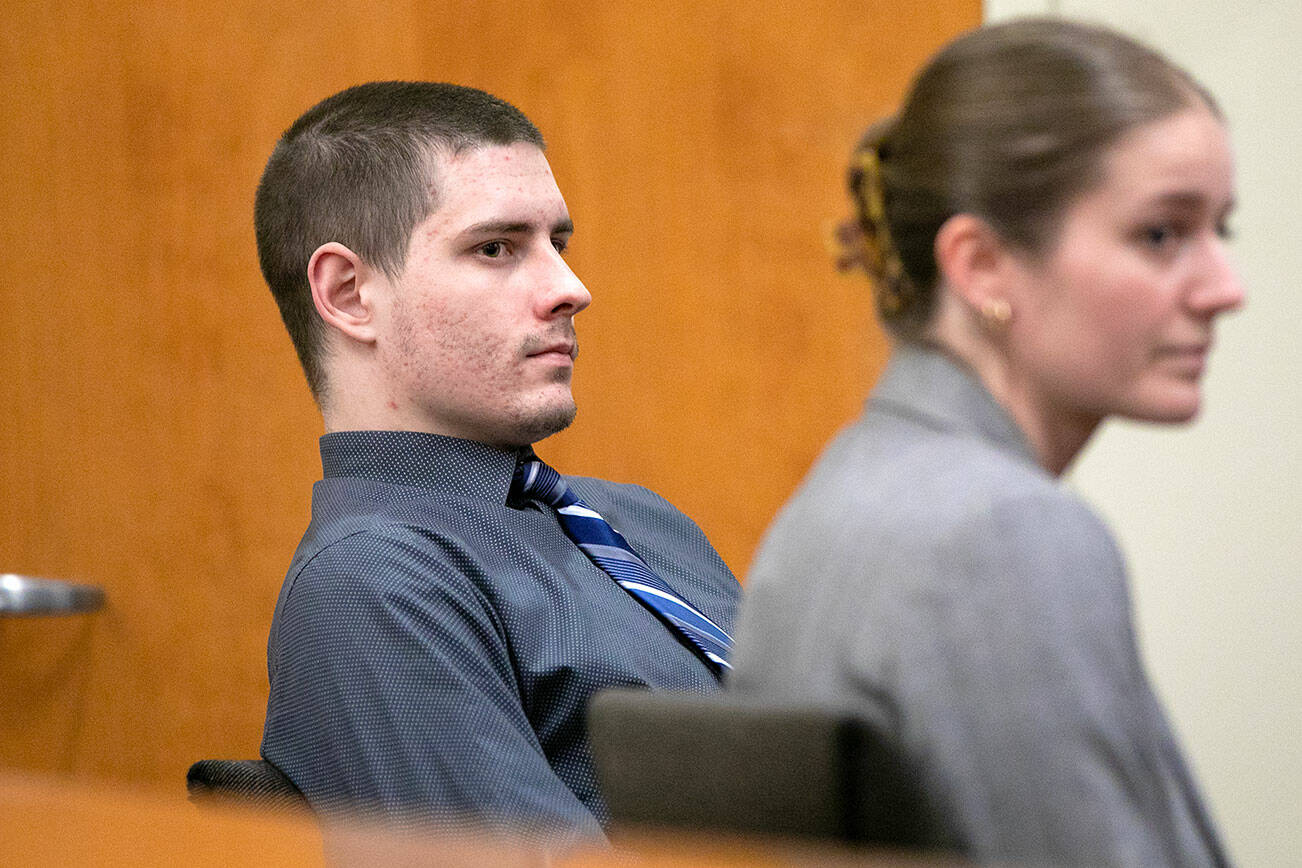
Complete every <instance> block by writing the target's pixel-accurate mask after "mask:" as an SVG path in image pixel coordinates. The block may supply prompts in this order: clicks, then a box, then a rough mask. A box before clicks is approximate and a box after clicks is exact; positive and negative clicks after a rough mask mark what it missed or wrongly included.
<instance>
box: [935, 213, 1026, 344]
mask: <svg viewBox="0 0 1302 868" xmlns="http://www.w3.org/2000/svg"><path fill="white" fill-rule="evenodd" d="M934 250H935V256H936V266H937V267H938V268H939V269H940V276H941V279H942V280H943V281H944V282H945V285H946V286H947V287H949V289H950V291H951V292H952V293H953V294H954V296H955V298H956V299H957V300H958V301H961V302H963V304H964V305H965V306H967V307H968V308H969V309H970V310H972V311H973V312H974V313H976V314H977V315H978V316H980V317H983V318H987V317H988V316H989V311H991V310H992V309H996V310H997V309H999V308H1001V307H1002V308H1003V309H1005V310H1008V309H1009V308H1008V306H1009V305H1010V304H1015V301H1016V300H1015V299H1014V298H1013V297H1012V296H1011V295H1010V293H1013V292H1015V291H1016V288H1015V286H1014V285H1013V282H1012V281H1010V278H1011V277H1012V272H1011V270H1010V269H1015V268H1016V261H1015V257H1014V256H1013V253H1012V251H1011V250H1010V249H1009V247H1008V245H1007V244H1006V243H1005V242H1004V240H1003V239H1002V238H1000V237H999V234H998V233H997V232H995V230H994V229H992V228H991V226H990V224H989V223H987V222H986V221H984V220H982V219H981V218H980V217H976V216H974V215H972V214H955V215H954V216H953V217H950V218H949V219H948V220H946V221H945V222H944V224H943V225H942V226H941V227H940V231H939V232H937V233H936V243H935V247H934Z"/></svg>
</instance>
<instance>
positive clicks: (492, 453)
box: [255, 82, 738, 836]
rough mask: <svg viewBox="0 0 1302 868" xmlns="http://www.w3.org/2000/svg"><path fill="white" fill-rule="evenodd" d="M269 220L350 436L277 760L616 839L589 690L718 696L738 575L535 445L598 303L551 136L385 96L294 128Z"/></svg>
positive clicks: (321, 800)
mask: <svg viewBox="0 0 1302 868" xmlns="http://www.w3.org/2000/svg"><path fill="white" fill-rule="evenodd" d="M255 210H256V215H255V216H256V224H257V235H258V252H259V256H260V258H261V263H262V269H263V273H264V275H265V276H266V279H267V282H268V284H269V285H270V287H271V289H272V292H273V294H274V295H275V297H276V301H277V303H278V304H279V306H280V310H281V314H282V317H283V319H284V321H285V324H286V326H287V328H288V329H289V332H290V336H291V337H292V339H293V341H294V345H295V348H296V349H297V351H298V354H299V358H300V360H301V362H302V364H303V368H304V370H305V372H306V374H307V378H308V383H309V385H310V387H311V388H312V391H313V394H314V396H315V397H316V399H317V402H318V404H319V406H320V408H321V412H322V416H323V418H324V420H325V428H326V434H325V436H324V437H322V438H321V456H322V464H323V468H324V479H323V480H322V481H321V482H318V483H317V485H316V487H315V489H314V492H313V504H312V523H311V525H310V526H309V528H308V530H307V532H306V534H305V536H304V538H303V541H302V543H301V544H300V546H299V549H298V552H297V553H296V554H295V556H294V560H293V563H292V564H291V566H290V569H289V573H288V575H287V577H286V580H285V585H284V588H283V590H282V592H281V595H280V600H279V602H278V604H277V607H276V614H275V619H274V621H273V623H272V628H271V638H270V642H269V647H268V668H269V673H270V678H271V695H270V699H269V702H268V707H267V721H266V730H265V733H264V738H263V745H262V753H263V756H264V757H266V758H267V759H268V760H270V761H271V762H272V763H274V764H275V765H276V766H278V767H279V768H280V769H281V770H283V771H284V772H285V773H286V774H287V775H288V776H289V777H290V778H291V779H292V780H293V781H294V782H295V784H297V785H298V787H299V788H300V789H302V790H303V792H304V793H305V794H306V795H307V797H308V799H309V801H311V802H312V803H313V804H314V805H316V806H318V807H323V808H327V809H330V808H336V807H349V808H354V809H361V810H364V811H377V812H380V813H382V814H386V815H389V816H395V815H396V816H402V817H404V818H413V817H414V818H415V819H417V820H420V821H432V822H435V823H439V824H445V823H454V824H458V825H461V824H469V825H472V826H479V827H488V828H499V829H510V830H512V831H516V832H521V833H525V834H544V835H558V834H559V835H562V836H567V835H584V834H591V835H599V834H600V822H601V820H603V819H604V817H603V814H604V808H603V806H602V802H601V797H600V795H599V793H598V792H597V786H596V780H595V777H594V774H593V770H592V763H591V757H590V754H589V750H588V746H587V742H586V738H585V736H584V731H583V722H582V717H583V713H584V708H585V704H586V701H587V699H588V698H589V697H590V696H591V694H592V693H593V692H594V691H596V690H599V689H601V688H603V687H606V686H610V685H630V684H642V685H648V686H651V687H657V688H668V689H678V690H696V691H708V690H714V689H716V688H717V685H718V677H719V675H720V673H721V671H722V670H723V669H724V668H725V667H726V663H724V662H722V658H723V657H724V656H725V654H726V651H727V647H728V644H729V643H730V641H731V640H730V639H728V638H727V635H726V631H727V630H729V629H730V627H731V622H732V617H733V609H734V606H735V602H736V597H737V593H738V586H737V583H736V581H735V579H734V578H733V577H732V575H731V573H730V572H729V571H728V568H727V567H726V566H725V565H724V564H723V562H722V561H721V560H720V559H719V557H718V555H717V554H716V553H715V552H714V550H713V549H712V548H711V547H710V544H709V542H708V541H707V540H706V539H705V537H704V535H703V534H702V533H701V531H700V530H699V529H698V528H697V527H696V525H695V524H693V523H692V522H691V520H690V519H688V518H687V517H686V516H684V515H683V514H682V513H680V512H678V511H677V510H675V509H674V508H673V507H672V506H671V505H669V504H668V503H667V502H665V501H664V500H662V499H661V498H659V497H657V496H656V495H655V494H653V493H651V492H650V491H647V490H646V489H643V488H638V487H635V486H627V485H617V484H614V483H610V482H604V481H601V480H595V479H584V478H562V477H557V476H555V474H553V473H552V471H551V470H550V469H549V468H546V467H545V466H544V465H539V464H536V463H535V461H536V459H535V457H534V455H533V452H532V449H531V448H530V445H531V444H532V443H534V442H536V441H538V440H540V439H542V438H544V437H547V436H548V435H550V434H553V433H555V432H557V431H560V430H561V429H563V428H564V427H566V426H567V425H568V424H569V423H570V422H571V420H572V419H573V418H574V413H575V406H574V400H573V398H572V397H571V394H570V379H571V374H572V371H573V365H574V358H575V356H576V355H577V353H578V344H577V342H576V338H575V330H574V322H573V321H574V316H575V315H576V314H578V313H579V312H580V311H582V310H583V309H584V308H586V307H587V306H588V304H589V302H590V301H591V297H590V296H589V294H588V291H587V290H586V289H585V288H584V286H583V284H582V283H580V282H579V280H578V278H577V277H575V276H574V273H573V272H572V271H571V270H570V268H569V266H568V265H567V264H566V262H565V259H564V257H563V253H564V251H565V247H566V244H567V243H568V241H569V238H570V234H571V232H572V231H573V225H572V223H571V221H570V217H569V213H568V211H567V209H566V207H565V202H564V200H563V199H562V198H561V194H560V191H559V190H558V189H557V187H556V182H555V181H554V180H553V178H552V174H551V169H550V167H549V166H548V164H547V160H546V158H545V156H544V154H543V141H542V138H541V136H540V135H539V133H538V131H537V129H535V128H534V126H533V125H532V124H531V123H530V122H529V121H528V120H527V119H526V118H525V117H524V115H522V114H521V113H520V112H519V111H518V110H516V109H515V108H513V107H512V106H510V105H507V104H506V103H504V102H502V101H500V100H498V99H496V98H494V97H492V96H489V95H488V94H485V93H483V92H481V91H477V90H472V89H469V88H463V87H458V86H454V85H447V84H430V83H420V82H378V83H372V84H367V85H361V86H358V87H354V88H350V89H348V90H345V91H343V92H341V93H339V94H336V95H335V96H333V97H330V98H329V99H327V100H325V101H324V102H322V103H320V104H319V105H317V106H316V107H314V108H312V109H311V110H310V111H308V112H307V114H305V115H304V116H303V117H302V118H300V119H299V120H298V121H297V122H295V124H294V125H293V126H292V127H290V129H289V130H288V131H287V132H286V133H285V134H284V136H283V137H282V138H281V140H280V142H279V143H278V144H277V146H276V150H275V152H274V153H273V154H272V156H271V159H270V161H269V162H268V165H267V168H266V171H265V173H264V174H263V178H262V183H261V184H260V186H259V188H258V196H257V203H256V209H255ZM603 519H604V520H603ZM607 523H608V524H607ZM609 526H613V527H614V528H616V529H618V531H619V532H620V533H622V534H623V537H619V538H618V539H615V538H614V536H612V532H611V531H610V527H609ZM594 531H595V533H596V534H597V535H598V537H600V539H596V540H595V541H594V539H593V537H592V533H593V532H594ZM580 543H582V544H583V546H584V547H583V548H580V545H579V544H580ZM630 570H631V571H632V572H630Z"/></svg>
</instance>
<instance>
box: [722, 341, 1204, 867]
mask: <svg viewBox="0 0 1302 868" xmlns="http://www.w3.org/2000/svg"><path fill="white" fill-rule="evenodd" d="M1126 584H1127V583H1126V572H1125V566H1124V564H1123V562H1122V558H1121V555H1120V553H1119V552H1118V550H1117V547H1116V545H1115V543H1114V542H1113V540H1112V537H1111V535H1110V534H1109V533H1108V531H1107V529H1106V528H1105V527H1104V526H1103V524H1102V523H1101V522H1100V521H1099V519H1098V518H1097V517H1096V516H1095V515H1094V514H1093V513H1092V512H1091V511H1090V510H1089V509H1088V508H1087V507H1086V506H1085V505H1084V504H1083V503H1082V502H1081V501H1080V500H1079V499H1077V498H1076V497H1074V496H1073V495H1072V494H1070V493H1069V492H1067V491H1066V490H1064V489H1063V488H1062V487H1061V486H1060V485H1059V484H1058V482H1057V480H1056V479H1054V478H1053V477H1052V476H1050V475H1049V474H1048V473H1046V472H1045V471H1044V470H1042V469H1041V468H1040V467H1039V465H1038V464H1037V463H1036V461H1035V459H1034V456H1033V454H1032V452H1031V449H1030V446H1029V445H1028V444H1027V442H1026V439H1025V437H1024V436H1023V435H1022V433H1021V431H1020V430H1019V429H1018V428H1017V427H1016V425H1015V424H1014V423H1013V421H1012V419H1011V418H1010V417H1009V416H1008V415H1007V413H1006V412H1005V411H1004V410H1003V409H1002V408H1001V407H1000V406H999V405H998V404H997V403H996V402H995V400H994V399H993V398H992V397H991V396H990V394H989V393H988V392H986V391H985V389H984V388H983V387H982V386H981V385H980V383H979V382H978V381H977V380H976V379H975V377H973V376H972V375H970V374H969V373H968V372H967V371H966V370H965V369H964V368H962V367H960V366H959V365H957V364H956V363H954V362H952V361H951V360H949V359H948V358H947V357H945V356H943V355H941V354H939V353H937V352H933V351H930V350H928V349H925V348H922V347H918V346H912V345H904V346H901V347H899V348H898V349H897V351H896V352H895V354H894V356H893V357H892V360H891V362H890V365H889V366H888V368H887V370H886V372H885V374H884V375H883V377H882V379H881V381H880V383H879V385H878V386H877V388H876V389H875V391H874V392H873V394H872V397H871V398H870V399H869V401H868V405H867V409H866V411H865V413H864V415H863V416H862V418H860V419H859V420H858V421H857V422H856V423H855V424H853V425H851V426H850V427H849V428H848V429H847V430H845V431H844V432H843V433H842V434H841V435H840V436H839V437H838V438H837V439H836V440H835V441H834V442H833V443H832V444H831V446H830V447H829V448H828V449H827V451H826V452H825V453H824V455H823V456H822V458H821V459H820V460H819V461H818V463H817V464H816V466H815V467H814V469H813V470H812V471H811V473H810V474H809V476H808V478H807V479H806V480H805V481H804V483H803V484H802V486H801V488H800V490H799V491H798V492H797V493H796V495H795V496H794V497H793V498H792V500H791V501H790V502H789V503H788V504H787V506H786V507H785V508H784V509H783V511H782V513H781V515H780V516H779V517H778V519H777V521H776V522H775V523H774V525H773V527H772V528H770V530H769V533H768V535H767V537H766V539H765V540H764V543H763V545H762V547H761V549H760V551H759V554H758V556H757V558H756V561H755V563H754V566H753V568H752V570H751V575H750V578H749V580H748V582H747V584H746V599H745V602H744V604H743V607H742V614H741V617H740V623H739V625H738V632H737V646H736V650H735V654H734V658H733V659H734V663H735V665H736V672H735V674H734V677H733V679H732V686H733V688H734V689H736V690H738V691H742V692H746V693H751V694H766V695H770V696H772V697H774V698H780V699H783V700H792V699H797V700H805V701H811V702H817V703H824V704H831V705H837V706H846V705H849V706H851V707H853V708H854V709H856V710H857V711H859V712H860V713H861V714H863V715H864V716H866V717H869V718H870V719H872V720H875V721H876V722H877V723H878V724H879V725H881V726H883V727H885V728H887V729H889V730H890V731H892V732H894V733H895V734H896V735H897V736H898V737H899V738H900V740H901V741H902V743H903V744H904V745H905V747H906V750H907V752H908V753H909V754H910V756H911V758H912V759H913V760H914V761H915V762H916V763H917V766H918V768H919V769H920V773H921V775H922V777H923V783H924V786H925V787H926V789H927V791H928V792H929V793H930V794H931V796H932V797H933V799H934V800H935V801H936V803H937V804H938V806H939V807H940V808H941V811H942V813H943V815H944V816H945V817H946V819H947V822H948V824H949V825H950V826H951V832H952V834H953V835H954V836H955V838H956V839H957V840H958V841H959V842H960V844H961V846H962V847H963V849H965V850H966V851H967V852H968V853H969V854H970V855H971V856H972V857H974V858H976V859H978V860H991V859H1017V860H1030V861H1033V862H1036V863H1045V862H1047V863H1052V864H1107V865H1146V866H1147V865H1215V864H1223V863H1224V856H1223V855H1222V851H1221V848H1220V845H1219V843H1218V841H1217V838H1216V834H1215V832H1214V830H1213V827H1212V824H1211V822H1210V820H1209V818H1208V816H1207V813H1206V811H1205V810H1204V807H1203V805H1202V802H1201V800H1200V798H1199V796H1198V793H1197V790H1196V788H1195V786H1194V783H1193V781H1192V779H1191V778H1190V775H1189V773H1188V772H1187V770H1186V767H1185V764H1184V762H1183V760H1182V759H1181V757H1180V752H1179V749H1178V747H1177V745H1176V743H1175V739H1174V737H1173V736H1172V733H1171V730H1170V727H1169V726H1168V724H1167V722H1166V719H1165V717H1164V716H1163V713H1162V710H1161V708H1160V707H1159V705H1158V702H1157V699H1156V698H1155V696H1154V695H1153V692H1152V689H1151V688H1150V686H1149V684H1148V681H1147V678H1146V676H1145V674H1144V670H1143V666H1142V664H1141V663H1140V660H1139V657H1138V653H1137V650H1136V646H1135V637H1134V632H1133V628H1132V624H1131V615H1130V601H1129V596H1128V592H1127V586H1126Z"/></svg>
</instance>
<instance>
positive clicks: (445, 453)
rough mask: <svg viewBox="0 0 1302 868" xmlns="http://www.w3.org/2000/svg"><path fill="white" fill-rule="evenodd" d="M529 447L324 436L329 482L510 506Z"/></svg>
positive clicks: (404, 434)
mask: <svg viewBox="0 0 1302 868" xmlns="http://www.w3.org/2000/svg"><path fill="white" fill-rule="evenodd" d="M532 456H533V450H532V449H531V448H529V447H527V446H525V447H522V448H517V449H503V448H500V447H497V446H490V445H488V444H487V443H479V442H477V441H474V440H462V439H460V438H457V437H445V436H443V435H441V434H426V433H424V432H421V431H333V432H331V433H329V434H326V435H324V436H322V438H321V469H322V472H323V474H324V476H325V478H326V479H337V478H340V477H353V478H362V479H371V480H375V481H377V482H387V483H391V484H394V485H412V486H418V487H421V488H428V489H431V490H433V491H439V492H445V493H449V494H461V495H469V496H471V497H481V498H484V499H486V500H490V501H493V502H497V503H506V501H507V496H508V494H509V493H510V490H511V479H512V477H513V476H514V475H515V468H516V465H517V464H518V463H519V462H520V461H521V460H523V459H525V458H531V457H532Z"/></svg>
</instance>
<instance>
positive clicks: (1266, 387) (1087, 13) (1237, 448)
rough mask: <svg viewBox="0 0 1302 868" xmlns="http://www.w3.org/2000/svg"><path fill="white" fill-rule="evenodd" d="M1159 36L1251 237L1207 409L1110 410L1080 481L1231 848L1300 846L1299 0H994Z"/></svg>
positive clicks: (1241, 226)
mask: <svg viewBox="0 0 1302 868" xmlns="http://www.w3.org/2000/svg"><path fill="white" fill-rule="evenodd" d="M985 9H986V18H987V20H990V21H997V20H1002V19H1005V18H1008V17H1011V16H1013V15H1017V14H1030V13H1045V12H1050V13H1055V14H1063V15H1067V16H1070V17H1073V18H1080V19H1086V20H1091V21H1096V22H1103V23H1107V24H1111V25H1113V26H1115V27H1118V28H1120V29H1122V30H1124V31H1126V32H1128V33H1131V34H1133V35H1135V36H1138V37H1140V38H1141V39H1143V40H1144V41H1146V42H1148V43H1149V44H1152V45H1155V46H1157V47H1158V48H1160V49H1161V50H1162V51H1164V52H1165V53H1166V54H1168V55H1169V56H1171V57H1172V58H1173V59H1174V60H1176V61H1177V62H1178V63H1180V64H1181V65H1182V66H1184V67H1186V68H1187V69H1189V70H1190V71H1191V72H1192V73H1193V74H1194V76H1195V77H1197V78H1198V79H1199V80H1200V81H1202V83H1203V84H1204V85H1206V86H1207V87H1208V88H1209V89H1210V90H1211V91H1212V92H1213V93H1214V94H1215V95H1216V96H1217V99H1218V100H1219V101H1220V102H1221V105H1222V107H1223V108H1224V110H1225V113H1226V115H1227V116H1228V119H1229V123H1230V128H1231V135H1232V137H1233V140H1234V143H1235V148H1236V151H1237V153H1238V164H1239V165H1238V168H1239V202H1240V206H1239V210H1238V215H1237V216H1236V217H1235V218H1234V219H1233V221H1232V224H1233V226H1234V228H1235V232H1236V240H1235V242H1234V253H1235V256H1236V259H1237V262H1238V264H1239V268H1240V271H1241V274H1242V277H1243V279H1244V282H1245V284H1246V286H1247V289H1248V306H1247V308H1246V309H1245V310H1244V311H1243V312H1241V313H1239V314H1237V315H1235V316H1234V317H1232V318H1230V319H1227V320H1225V321H1224V322H1223V324H1222V326H1221V328H1220V330H1219V332H1218V336H1217V339H1218V345H1217V349H1216V351H1215V355H1214V357H1213V359H1212V364H1211V372H1210V374H1209V376H1208V378H1207V381H1206V402H1205V409H1204V412H1203V415H1202V418H1201V419H1200V420H1199V421H1198V422H1196V423H1195V424H1194V425H1193V426H1192V427H1189V428H1185V429H1160V428H1156V427H1142V426H1139V425H1133V424H1126V423H1116V422H1114V423H1110V424H1109V425H1108V426H1106V427H1105V428H1104V430H1103V431H1102V433H1101V434H1100V436H1098V437H1097V438H1096V439H1095V441H1094V442H1093V443H1092V444H1091V445H1090V447H1089V449H1088V450H1087V451H1086V453H1085V455H1084V456H1083V457H1082V459H1081V461H1080V463H1079V465H1078V467H1077V468H1076V469H1075V471H1074V472H1073V474H1072V484H1073V485H1075V486H1076V488H1077V489H1078V490H1080V491H1081V493H1082V494H1084V496H1085V497H1086V498H1087V499H1088V500H1090V501H1091V502H1092V503H1093V504H1094V505H1095V506H1096V507H1097V508H1098V509H1099V511H1100V512H1101V513H1102V514H1103V515H1104V516H1105V517H1106V518H1107V520H1108V521H1109V523H1110V524H1111V525H1112V527H1113V529H1114V530H1115V531H1116V533H1117V536H1118V538H1119V539H1120V541H1121V544H1122V546H1123V548H1124V549H1125V551H1126V554H1127V557H1128V559H1129V562H1130V567H1131V574H1132V578H1133V582H1134V584H1133V587H1134V594H1135V602H1136V617H1137V620H1138V623H1139V628H1140V635H1141V641H1142V644H1143V650H1144V653H1145V657H1146V658H1147V661H1148V664H1149V671H1150V673H1151V675H1152V676H1153V680H1154V681H1155V683H1156V685H1157V688H1158V691H1159V693H1160V694H1161V696H1162V697H1163V699H1164V700H1165V701H1166V704H1167V708H1168V710H1169V712H1170V715H1171V717H1172V720H1173V722H1174V724H1175V728H1176V730H1177V731H1178V733H1179V735H1180V736H1181V737H1182V739H1183V741H1184V744H1185V746H1186V749H1187V752H1188V754H1189V757H1190V759H1191V761H1192V764H1193V766H1194V769H1195V772H1196V774H1197V775H1198V776H1199V778H1200V779H1201V782H1202V784H1203V789H1204V792H1205V795H1206V796H1207V798H1208V801H1209V802H1210V803H1211V807H1212V811H1213V812H1214V814H1215V815H1216V817H1217V819H1218V821H1219V823H1220V826H1221V830H1222V832H1223V833H1224V835H1225V838H1226V840H1227V843H1228V845H1229V848H1230V851H1231V855H1232V857H1233V858H1234V859H1235V860H1236V861H1237V862H1238V863H1239V864H1241V865H1244V866H1275V865H1279V866H1285V865H1302V627H1300V626H1299V618H1302V581H1299V573H1300V572H1302V527H1300V526H1302V353H1300V352H1299V351H1298V344H1299V340H1298V333H1299V330H1302V291H1299V290H1298V288H1297V287H1296V286H1295V283H1296V282H1297V280H1298V276H1299V275H1302V183H1300V182H1302V170H1299V161H1300V160H1302V153H1300V152H1302V43H1300V42H1299V40H1298V34H1299V33H1302V4H1299V3H1297V2H1296V0H1243V2H1240V3H1237V4H1236V3H1225V2H1210V0H1180V2H1176V0H1146V2H1143V3H1134V2H1126V0H1039V2H1033V0H987V2H986V7H985Z"/></svg>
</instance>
